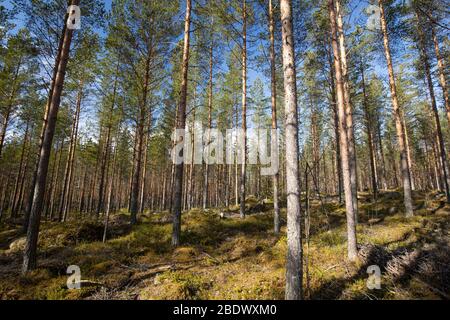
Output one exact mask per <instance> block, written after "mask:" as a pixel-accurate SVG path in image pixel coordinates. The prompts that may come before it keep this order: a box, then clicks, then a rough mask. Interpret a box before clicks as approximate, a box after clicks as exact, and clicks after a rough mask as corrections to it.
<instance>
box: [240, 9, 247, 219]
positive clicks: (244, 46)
mask: <svg viewBox="0 0 450 320" xmlns="http://www.w3.org/2000/svg"><path fill="white" fill-rule="evenodd" d="M242 131H243V135H244V136H243V137H242V139H243V150H242V164H241V189H240V198H241V199H240V211H239V212H240V216H241V219H244V218H245V185H246V179H247V0H243V2H242Z"/></svg>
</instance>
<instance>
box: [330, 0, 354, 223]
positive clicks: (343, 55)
mask: <svg viewBox="0 0 450 320" xmlns="http://www.w3.org/2000/svg"><path fill="white" fill-rule="evenodd" d="M335 5H336V15H337V30H338V37H339V51H340V60H341V68H342V79H343V81H344V100H345V112H346V122H347V137H348V152H349V158H350V180H351V184H352V198H353V200H352V202H353V211H354V214H355V221H356V222H357V221H358V179H357V166H356V149H355V132H354V125H353V106H352V102H351V100H350V84H349V79H348V64H347V50H346V47H345V34H344V23H343V21H342V6H341V0H335Z"/></svg>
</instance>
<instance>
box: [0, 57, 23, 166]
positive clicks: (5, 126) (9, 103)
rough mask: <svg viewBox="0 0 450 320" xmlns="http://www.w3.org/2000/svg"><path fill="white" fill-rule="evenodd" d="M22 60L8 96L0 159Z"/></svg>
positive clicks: (0, 142) (12, 80) (0, 144)
mask: <svg viewBox="0 0 450 320" xmlns="http://www.w3.org/2000/svg"><path fill="white" fill-rule="evenodd" d="M21 61H22V58H21V57H19V58H18V63H17V67H16V70H15V72H14V77H13V79H11V83H12V89H11V93H10V94H9V97H8V105H7V106H6V114H5V116H4V117H3V123H2V130H1V133H0V159H1V157H2V151H3V145H4V143H5V137H6V130H7V129H8V125H9V120H10V118H11V113H12V112H13V107H14V96H15V95H16V92H17V89H18V88H17V84H16V82H17V78H18V77H19V71H20V67H21V65H22V62H21Z"/></svg>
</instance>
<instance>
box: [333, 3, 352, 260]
mask: <svg viewBox="0 0 450 320" xmlns="http://www.w3.org/2000/svg"><path fill="white" fill-rule="evenodd" d="M328 10H329V14H330V26H331V43H332V48H333V54H334V73H335V77H336V93H337V105H338V113H339V132H340V137H341V140H340V148H341V167H342V176H343V182H344V194H345V206H346V211H347V254H348V259H349V260H350V261H355V260H356V259H357V255H358V251H357V240H356V221H355V219H356V215H355V211H354V209H355V207H354V203H353V200H354V197H353V188H352V182H351V169H350V167H351V158H350V153H349V137H348V133H349V131H348V130H347V113H346V106H345V95H344V79H343V77H342V66H341V59H340V51H339V46H338V39H337V26H336V24H337V23H336V11H335V3H334V0H328Z"/></svg>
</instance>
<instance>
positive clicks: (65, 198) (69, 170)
mask: <svg viewBox="0 0 450 320" xmlns="http://www.w3.org/2000/svg"><path fill="white" fill-rule="evenodd" d="M82 96H83V84H82V82H81V84H80V89H79V92H78V96H77V102H76V107H75V114H74V116H73V124H72V130H71V133H70V145H69V153H68V157H67V164H66V169H65V173H64V183H63V190H62V194H61V200H60V201H61V202H60V207H59V221H66V218H67V209H68V203H69V194H70V191H71V182H72V176H73V166H74V159H75V149H76V144H77V139H78V122H79V118H80V109H81V99H82Z"/></svg>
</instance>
